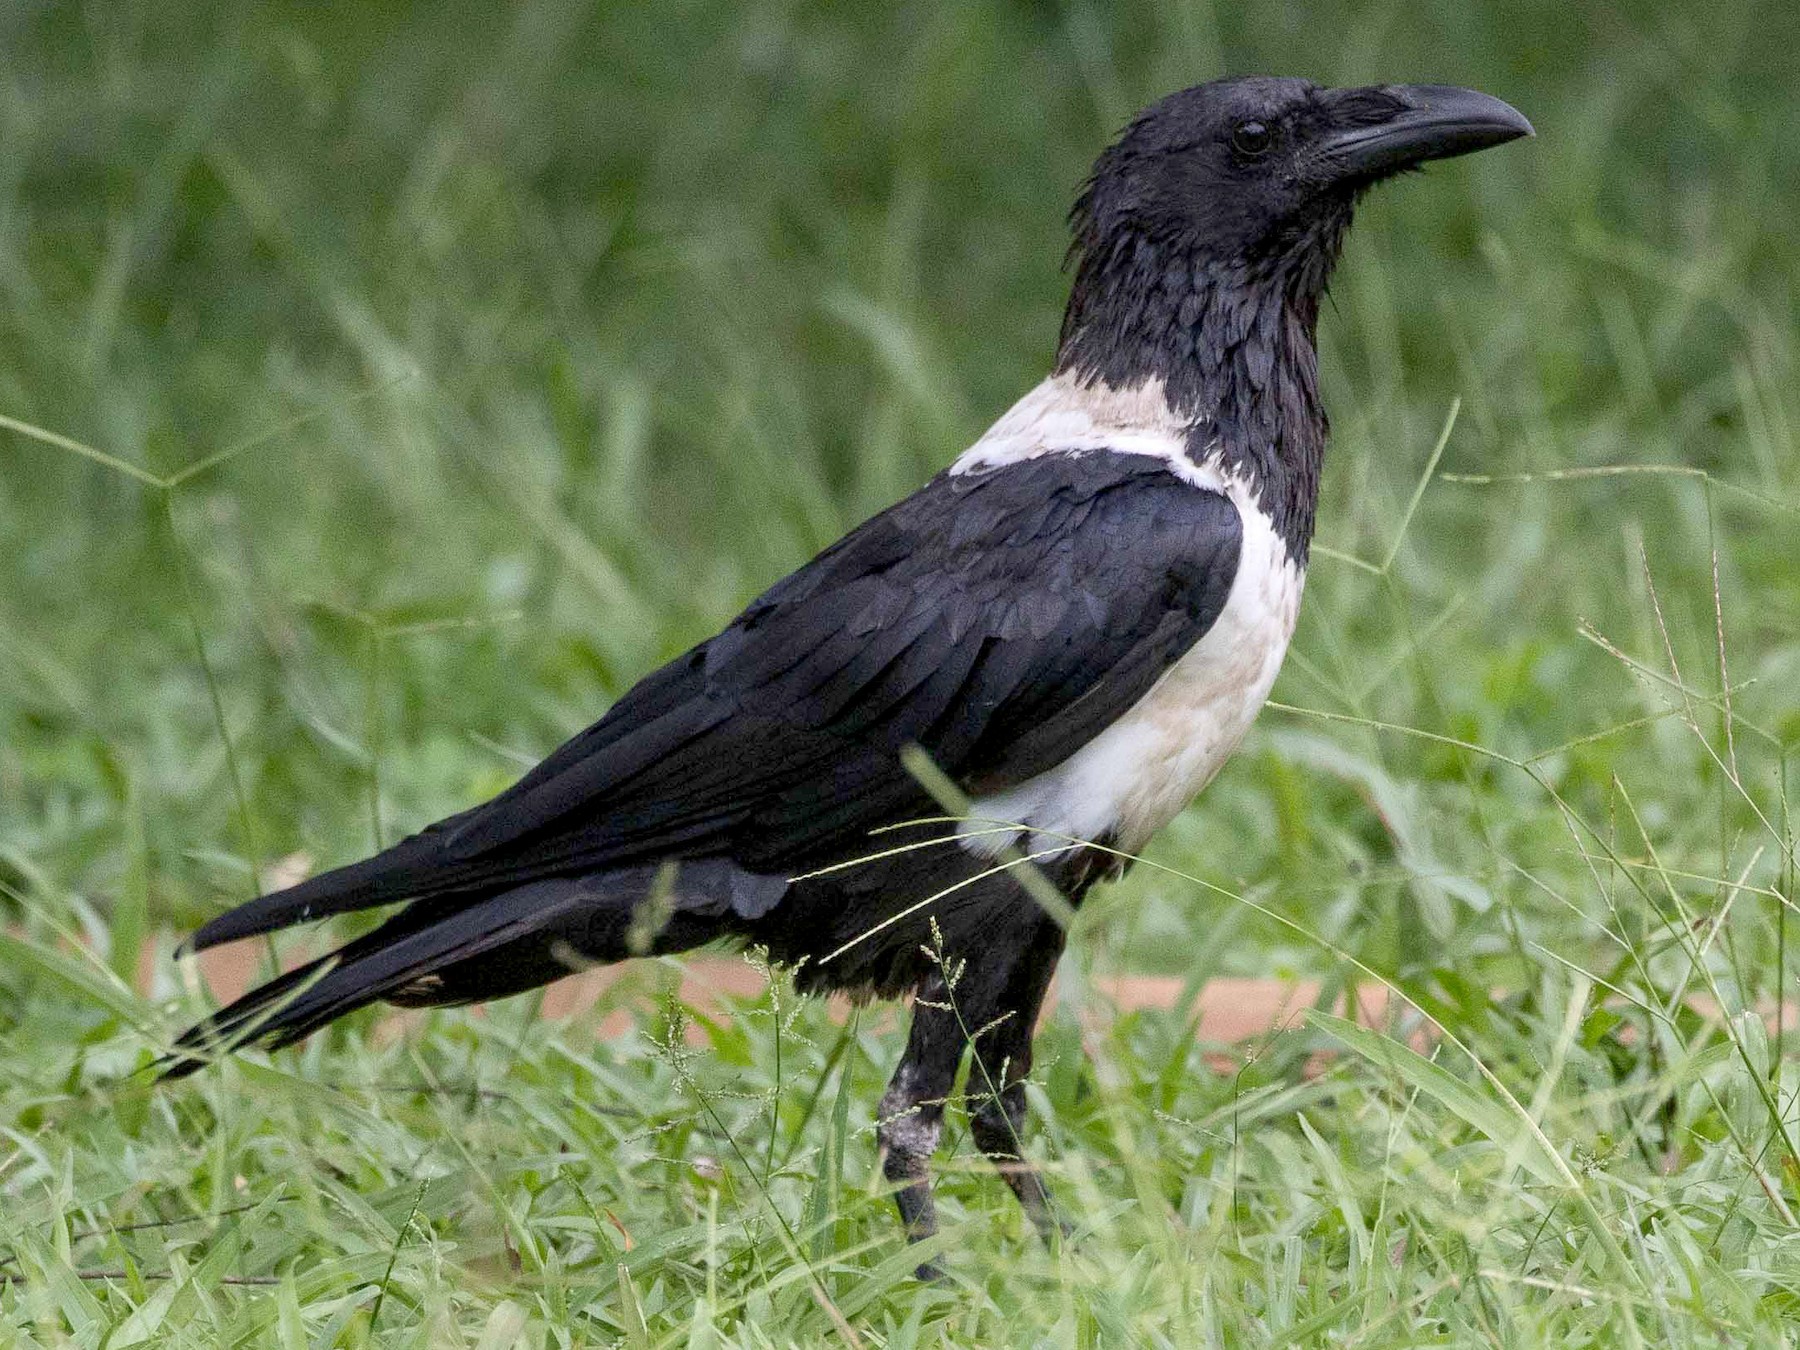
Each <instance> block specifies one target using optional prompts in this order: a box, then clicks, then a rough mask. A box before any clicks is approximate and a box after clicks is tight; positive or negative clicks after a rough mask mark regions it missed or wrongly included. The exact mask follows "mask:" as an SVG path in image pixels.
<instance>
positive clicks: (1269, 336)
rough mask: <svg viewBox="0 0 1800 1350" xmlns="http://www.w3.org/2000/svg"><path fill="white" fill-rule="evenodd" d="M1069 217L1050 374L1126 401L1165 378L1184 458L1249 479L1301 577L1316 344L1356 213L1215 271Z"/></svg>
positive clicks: (1310, 500)
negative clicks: (1097, 386)
mask: <svg viewBox="0 0 1800 1350" xmlns="http://www.w3.org/2000/svg"><path fill="white" fill-rule="evenodd" d="M1088 202H1089V197H1088V195H1087V194H1084V195H1083V196H1082V198H1081V200H1080V201H1078V202H1077V203H1076V205H1075V211H1074V215H1073V223H1074V226H1075V239H1074V243H1073V245H1072V246H1071V250H1070V252H1071V258H1072V259H1073V260H1075V262H1076V270H1075V284H1074V286H1073V288H1072V290H1071V292H1070V296H1069V307H1068V310H1067V311H1066V313H1065V314H1064V317H1063V328H1062V339H1061V342H1060V344H1059V346H1058V349H1057V357H1056V371H1057V373H1058V374H1059V375H1060V374H1072V375H1073V376H1074V377H1075V378H1077V379H1079V380H1082V381H1084V382H1091V381H1100V382H1104V383H1105V384H1108V385H1111V386H1113V387H1115V388H1128V387H1131V386H1134V385H1138V384H1141V383H1142V382H1143V381H1145V380H1146V379H1152V378H1154V379H1159V380H1161V381H1162V383H1163V390H1164V393H1165V395H1166V397H1167V398H1168V401H1169V405H1170V407H1171V408H1172V409H1173V410H1174V411H1175V413H1176V415H1177V416H1179V417H1181V418H1182V419H1183V420H1184V421H1186V422H1188V423H1189V424H1190V425H1191V427H1192V430H1191V431H1190V432H1189V433H1188V445H1187V453H1188V456H1189V458H1191V459H1192V460H1193V461H1194V462H1195V463H1199V462H1201V461H1202V460H1206V459H1212V460H1214V461H1216V462H1218V463H1219V464H1220V465H1221V467H1223V468H1224V469H1225V470H1226V471H1227V472H1231V473H1236V474H1239V475H1241V476H1242V477H1244V478H1245V479H1246V480H1247V481H1248V482H1249V483H1250V485H1251V487H1252V490H1253V491H1254V492H1255V493H1256V494H1257V500H1258V502H1259V503H1260V504H1261V506H1262V509H1263V510H1264V511H1266V512H1267V513H1268V514H1269V516H1270V518H1271V521H1272V522H1273V525H1274V529H1275V532H1276V534H1277V535H1279V536H1280V538H1281V540H1282V542H1283V543H1284V544H1285V545H1286V546H1287V550H1288V555H1289V556H1290V557H1291V558H1292V559H1293V560H1294V561H1295V563H1296V564H1298V565H1300V566H1302V567H1304V566H1305V564H1306V559H1307V554H1308V551H1309V548H1310V544H1311V540H1312V532H1313V518H1314V512H1315V509H1316V507H1317V504H1318V496H1319V475H1320V472H1321V470H1322V468H1323V465H1324V458H1325V441H1326V438H1327V435H1328V434H1329V431H1330V426H1329V423H1328V422H1327V420H1326V417H1325V410H1324V407H1323V405H1322V404H1321V403H1320V401H1319V387H1318V374H1319V358H1318V351H1317V348H1316V346H1315V345H1314V332H1315V329H1316V327H1317V324H1318V317H1319V302H1320V300H1321V299H1322V298H1323V296H1324V293H1325V287H1326V284H1327V283H1328V282H1329V280H1330V277H1331V270H1332V267H1333V266H1334V264H1335V263H1336V261H1337V256H1338V251H1339V248H1340V246H1341V244H1342V241H1343V236H1344V232H1345V230H1346V229H1348V228H1349V225H1350V216H1351V209H1352V200H1351V198H1350V196H1349V195H1348V194H1346V196H1345V197H1344V199H1343V201H1342V202H1341V204H1340V203H1333V204H1332V208H1333V209H1329V210H1326V211H1324V212H1323V213H1321V214H1319V215H1317V216H1315V217H1313V218H1312V219H1310V220H1309V221H1308V222H1306V223H1305V224H1304V225H1302V226H1296V227H1294V228H1292V229H1290V230H1288V231H1285V232H1278V233H1277V234H1276V235H1275V236H1274V237H1272V238H1271V239H1270V240H1269V242H1268V243H1267V245H1266V246H1265V247H1264V248H1263V249H1262V250H1260V251H1258V252H1257V253H1255V254H1253V255H1251V256H1249V257H1243V258H1233V259H1221V258H1219V257H1218V256H1216V254H1215V253H1214V252H1213V251H1211V250H1209V249H1207V248H1206V247H1205V246H1204V245H1203V243H1202V242H1201V241H1200V240H1198V239H1195V238H1191V237H1184V236H1182V235H1180V234H1166V235H1163V234H1158V233H1156V232H1153V231H1150V230H1146V229H1143V228H1141V227H1138V226H1137V225H1135V224H1133V223H1130V222H1118V223H1115V224H1114V225H1113V226H1112V227H1111V228H1110V229H1107V230H1104V231H1102V230H1101V229H1100V228H1098V226H1097V225H1096V223H1095V221H1094V218H1093V215H1092V213H1091V212H1090V210H1089V209H1088Z"/></svg>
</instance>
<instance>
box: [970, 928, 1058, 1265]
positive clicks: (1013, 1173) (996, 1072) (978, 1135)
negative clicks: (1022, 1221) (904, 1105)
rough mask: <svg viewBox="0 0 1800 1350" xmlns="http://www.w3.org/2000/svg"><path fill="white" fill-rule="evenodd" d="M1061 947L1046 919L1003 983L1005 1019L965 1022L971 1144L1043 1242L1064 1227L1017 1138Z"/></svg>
mask: <svg viewBox="0 0 1800 1350" xmlns="http://www.w3.org/2000/svg"><path fill="white" fill-rule="evenodd" d="M1062 947H1063V931H1062V929H1061V928H1059V927H1058V926H1057V925H1056V924H1055V923H1054V922H1052V921H1050V920H1049V919H1048V918H1047V917H1046V918H1045V919H1044V921H1043V924H1042V926H1041V927H1040V929H1039V931H1038V933H1037V934H1036V935H1035V937H1034V940H1033V941H1032V943H1031V945H1030V947H1029V948H1028V949H1027V950H1026V951H1024V952H1023V953H1021V959H1020V961H1019V963H1018V964H1017V965H1016V966H1014V968H1013V970H1012V972H1011V979H1010V980H1008V982H1007V988H1006V991H1005V994H1004V997H1003V999H1002V1008H1003V1009H1004V1017H1005V1020H1004V1021H1001V1022H998V1023H996V1024H993V1025H991V1026H988V1027H987V1028H986V1029H985V1030H983V1029H981V1028H979V1027H976V1026H973V1025H971V1026H970V1030H971V1031H972V1032H977V1033H978V1034H977V1035H976V1038H975V1058H974V1061H973V1062H972V1063H971V1065H970V1067H969V1082H968V1087H967V1089H966V1095H967V1096H968V1097H969V1098H970V1099H971V1101H978V1104H977V1105H976V1106H975V1109H974V1111H973V1112H972V1113H971V1115H970V1118H969V1133H970V1134H971V1135H972V1136H973V1137H974V1140H975V1147H976V1148H978V1149H980V1150H981V1151H982V1153H984V1154H985V1155H987V1158H988V1160H989V1161H990V1162H992V1163H993V1164H994V1166H995V1168H996V1169H997V1170H998V1171H999V1173H1000V1175H1001V1176H1002V1177H1003V1178H1005V1180H1006V1184H1007V1185H1008V1186H1010V1187H1012V1192H1013V1194H1014V1195H1016V1196H1018V1197H1019V1204H1020V1205H1021V1206H1022V1207H1023V1208H1024V1210H1025V1215H1026V1217H1027V1218H1029V1219H1030V1220H1031V1222H1032V1224H1033V1225H1034V1226H1035V1227H1036V1228H1037V1230H1038V1232H1039V1234H1040V1235H1042V1236H1043V1237H1044V1239H1045V1240H1046V1241H1048V1240H1049V1239H1050V1237H1051V1235H1052V1233H1060V1232H1066V1231H1067V1230H1066V1228H1065V1227H1064V1226H1063V1225H1061V1224H1059V1223H1058V1221H1057V1219H1056V1217H1055V1215H1054V1213H1053V1212H1052V1205H1051V1200H1050V1192H1049V1189H1048V1188H1047V1187H1046V1186H1045V1185H1044V1178H1043V1176H1042V1174H1040V1173H1039V1172H1038V1170H1037V1168H1035V1167H1033V1166H1032V1165H1031V1164H1030V1163H1028V1162H1026V1161H1025V1157H1024V1148H1023V1144H1022V1142H1021V1141H1022V1138H1023V1129H1024V1125H1025V1078H1026V1076H1027V1075H1028V1074H1030V1072H1031V1041H1032V1034H1033V1032H1035V1031H1036V1029H1037V1020H1038V1013H1039V1011H1040V1010H1041V1009H1042V1008H1043V1005H1044V995H1045V994H1046V993H1047V992H1048V991H1049V988H1050V976H1051V974H1052V973H1053V972H1054V971H1055V969H1056V960H1057V957H1059V956H1060V955H1062Z"/></svg>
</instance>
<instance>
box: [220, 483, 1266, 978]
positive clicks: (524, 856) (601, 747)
mask: <svg viewBox="0 0 1800 1350" xmlns="http://www.w3.org/2000/svg"><path fill="white" fill-rule="evenodd" d="M1240 542H1241V523H1240V521H1239V518H1238V514H1237V511H1236V508H1235V507H1233V506H1232V504H1231V503H1230V502H1229V501H1228V500H1227V499H1226V498H1225V497H1223V496H1221V495H1219V494H1218V493H1215V492H1211V491H1208V490H1206V489H1204V488H1200V487H1196V486H1194V485H1193V484H1191V483H1189V482H1186V481H1184V480H1182V479H1180V478H1178V477H1176V476H1175V475H1174V474H1172V473H1171V472H1169V469H1168V466H1167V464H1166V463H1165V462H1164V461H1163V460H1161V459H1157V458H1153V457H1150V456H1145V455H1124V454H1112V453H1108V452H1104V451H1100V452H1094V451H1089V452H1085V453H1082V454H1078V455H1051V456H1044V457H1041V458H1038V459H1032V460H1027V461H1024V462H1021V463H1017V464H1011V465H1007V466H1005V467H1002V468H997V469H993V470H990V471H987V472H983V473H979V474H966V475H949V474H945V475H940V476H939V477H937V478H936V479H934V480H933V481H932V482H931V483H930V484H928V485H927V486H926V487H924V488H923V489H921V490H920V491H919V492H917V493H915V494H914V495H913V496H911V497H909V498H907V499H906V500H905V501H902V502H900V503H899V504H897V505H896V506H894V507H892V508H890V509H889V510H887V511H885V512H883V513H882V514H880V515H878V516H876V517H874V518H873V519H872V520H870V521H868V522H867V523H865V524H864V525H862V526H860V527H859V528H858V529H856V530H854V531H853V532H851V533H850V534H849V535H847V536H845V538H844V539H842V540H840V541H839V542H838V543H837V544H835V545H833V546H832V547H831V548H829V549H827V550H826V551H825V552H823V553H821V554H820V555H819V556H818V557H817V558H815V559H814V560H813V561H812V562H810V563H808V564H807V565H806V566H805V567H803V568H801V569H800V570H799V571H797V572H795V573H794V574H792V575H791V576H789V577H787V578H786V579H784V580H783V581H781V582H779V583H777V584H776V585H775V586H774V587H772V588H771V589H770V590H769V591H768V592H767V593H766V594H764V595H763V596H762V597H760V598H759V599H757V600H756V601H755V602H754V603H752V604H751V605H750V606H749V608H747V609H746V610H745V611H744V612H743V613H742V614H741V615H739V616H738V617H737V618H736V619H735V620H734V621H733V622H732V623H731V624H730V625H729V626H728V627H727V628H726V629H725V630H724V631H723V632H721V633H720V634H719V635H718V636H717V637H714V638H712V639H710V640H709V641H707V642H704V643H702V644H701V645H700V646H698V647H696V648H694V649H693V650H692V651H690V652H688V653H686V654H685V655H684V656H681V657H679V658H678V659H676V660H675V661H673V662H671V663H670V664H668V665H667V666H664V667H663V668H662V669H660V670H658V671H656V672H654V673H653V674H651V675H649V676H647V677H646V678H645V679H644V680H642V681H641V682H640V683H638V684H637V685H636V686H634V687H633V688H632V689H631V690H630V691H628V692H627V693H626V694H625V696H624V697H622V698H621V699H620V700H619V701H618V703H617V704H615V705H614V706H613V708H612V709H611V710H610V711H609V712H608V713H607V714H606V716H604V717H603V718H601V720H600V721H599V722H597V723H596V724H595V725H594V726H592V727H590V728H588V729H587V730H586V731H584V732H582V733H580V734H579V735H577V736H575V737H574V738H573V739H571V740H570V741H568V742H567V743H566V744H564V745H563V746H562V747H561V748H560V749H558V750H557V751H555V752H554V753H553V754H552V755H550V757H549V758H548V759H546V760H545V761H544V762H543V763H542V764H540V765H539V766H538V767H537V768H536V769H534V770H532V772H530V773H529V774H527V775H526V776H525V777H524V778H523V779H522V780H521V781H520V782H519V783H517V784H516V785H514V786H513V787H512V788H511V789H509V790H508V791H506V792H504V793H502V794H501V795H500V796H498V797H496V798H494V799H493V800H492V801H490V802H487V803H485V804H484V805H481V806H478V807H475V808H474V809H472V810H469V811H465V812H463V813H461V814H459V815H456V816H452V817H450V818H449V819H447V820H444V821H441V822H439V823H438V824H436V825H433V826H431V827H429V828H427V829H426V830H424V831H422V832H420V833H419V834H417V835H414V836H412V837H411V838H408V839H406V840H403V841H401V842H400V843H398V844H396V845H395V846H394V847H392V848H390V849H388V850H386V851H385V852H383V853H381V854H378V855H376V856H375V857H373V858H370V859H368V860H366V861H363V862H360V863H355V864H352V865H350V866H348V867H343V868H339V869H337V870H336V871H333V872H328V873H325V874H323V875H321V876H318V877H315V878H312V879H311V880H308V881H305V882H302V883H301V884H300V885H298V886H295V887H292V888H290V889H288V890H285V891H280V892H276V893H274V894H271V895H268V896H264V897H262V898H261V899H258V900H255V901H252V902H250V903H249V904H247V905H245V906H242V907H241V908H239V909H237V910H234V911H232V912H231V913H229V914H226V915H223V916H221V917H220V918H218V919H215V920H213V921H212V922H211V923H209V924H207V925H206V926H205V927H204V928H202V929H201V930H200V931H199V933H198V934H196V936H195V939H194V943H195V945H196V946H197V947H206V946H211V945H213V944H215V943H219V942H224V941H229V940H231V939H233V938H238V937H245V936H248V935H250V934H253V933H261V932H268V931H271V930H273V929H276V928H281V927H284V926H286V925H288V924H291V923H296V922H301V921H303V920H307V919H313V918H318V917H322V916H324V915H327V914H332V913H337V912H341V911H344V910H349V909H359V908H364V907H367V906H371V905H378V904H383V903H386V902H389V901H395V900H402V899H422V898H428V897H434V896H444V895H449V894H452V893H457V892H467V893H469V894H470V895H471V897H472V898H473V897H475V896H479V895H482V894H486V893H489V892H491V891H492V890H493V888H495V887H497V886H515V885H520V884H524V883H527V882H530V881H533V880H537V879H541V878H546V877H554V876H562V875H568V874H571V873H574V872H586V871H592V870H593V869H596V868H604V867H614V866H629V865H633V864H639V863H644V862H650V861H662V860H668V859H677V860H679V859H702V858H717V859H727V860H729V861H730V862H732V863H733V864H735V865H736V866H737V867H739V868H742V869H744V870H746V871H749V872H752V873H761V874H777V875H792V874H794V873H796V872H800V871H804V870H807V869H809V868H812V867H816V866H820V865H823V864H825V863H829V862H833V861H838V860H840V859H842V858H845V857H853V856H855V853H854V850H857V849H863V848H866V847H867V846H868V836H869V832H870V831H871V830H873V829H876V828H878V827H880V826H882V825H887V824H892V823H896V822H899V821H903V820H906V819H909V818H914V817H918V816H924V815H931V814H935V813H936V812H937V810H938V808H937V807H936V805H935V804H934V803H933V802H932V800H931V799H930V797H929V796H928V795H927V794H926V793H925V792H924V791H923V790H922V789H921V788H920V786H919V785H918V783H917V782H916V781H915V780H914V779H913V777H912V776H911V775H910V774H909V773H908V772H907V771H906V770H905V769H904V768H903V767H902V765H901V764H900V761H899V753H900V751H901V750H902V748H903V747H905V746H907V745H909V744H917V745H919V746H921V747H923V748H924V749H925V751H926V752H927V753H929V754H930V755H931V756H932V758H933V759H934V760H935V761H936V762H937V764H938V765H939V766H940V767H941V768H943V769H944V770H945V771H946V772H947V773H949V774H950V775H951V776H952V777H953V778H955V779H957V780H958V781H960V782H961V783H962V784H963V785H964V786H965V787H966V788H967V789H968V790H969V791H971V792H983V793H985V792H991V791H995V790H999V789H1003V788H1005V787H1007V786H1010V785H1012V784H1014V783H1017V782H1020V781H1022V780H1024V779H1026V778H1029V777H1031V776H1033V775H1035V774H1037V773H1040V772H1042V771H1044V770H1046V769H1048V768H1051V767H1053V766H1054V765H1056V764H1057V763H1059V762H1061V761H1062V760H1063V759H1065V758H1067V757H1068V756H1069V755H1070V754H1072V753H1073V752H1074V751H1075V750H1077V749H1079V748H1080V747H1081V746H1082V745H1084V744H1085V743H1086V742H1088V741H1089V740H1091V739H1092V738H1093V737H1094V736H1096V735H1098V734H1099V733H1100V732H1101V731H1103V730H1104V729H1105V728H1106V727H1107V726H1109V725H1110V724H1111V723H1112V722H1113V721H1114V720H1115V719H1117V718H1118V717H1119V716H1120V714H1122V713H1123V712H1125V710H1126V709H1128V708H1129V707H1130V706H1131V705H1132V704H1133V703H1135V702H1136V701H1137V700H1138V699H1139V698H1141V697H1143V695H1144V694H1145V693H1147V692H1148V691H1149V689H1150V688H1151V686H1152V685H1153V684H1155V682H1156V681H1157V679H1158V678H1159V677H1160V676H1161V675H1162V673H1163V672H1164V671H1165V670H1166V669H1168V667H1169V666H1170V665H1171V664H1172V663H1173V662H1174V661H1175V660H1176V659H1177V658H1179V657H1180V656H1181V654H1182V653H1183V652H1185V651H1186V650H1187V649H1188V648H1189V647H1191V646H1192V645H1193V644H1194V643H1195V642H1197V641H1198V640H1199V639H1200V637H1201V636H1202V635H1203V634H1204V633H1205V632H1206V630H1207V629H1208V628H1209V627H1210V626H1211V625H1212V623H1213V621H1214V620H1215V619H1216V618H1217V617H1218V614H1219V612H1220V610H1221V609H1223V607H1224V604H1225V600H1226V597H1227V595H1228V594H1229V592H1230V590H1231V585H1232V581H1233V579H1234V578H1235V576H1236V573H1237V564H1238V553H1239V546H1240Z"/></svg>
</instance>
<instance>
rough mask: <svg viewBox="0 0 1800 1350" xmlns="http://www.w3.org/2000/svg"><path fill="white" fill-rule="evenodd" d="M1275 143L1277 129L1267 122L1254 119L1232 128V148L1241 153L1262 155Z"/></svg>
mask: <svg viewBox="0 0 1800 1350" xmlns="http://www.w3.org/2000/svg"><path fill="white" fill-rule="evenodd" d="M1273 144H1275V130H1274V128H1273V127H1271V126H1270V125H1269V124H1268V123H1267V122H1258V121H1256V120H1254V119H1252V120H1250V121H1248V122H1239V123H1238V124H1237V125H1236V126H1235V127H1233V128H1232V129H1231V148H1232V149H1233V150H1235V151H1237V152H1238V153H1239V154H1240V155H1251V156H1255V155H1260V154H1262V153H1263V152H1264V151H1266V150H1267V149H1268V148H1269V147H1270V146H1271V145H1273Z"/></svg>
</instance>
